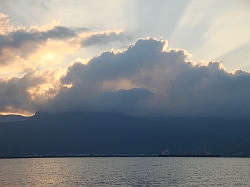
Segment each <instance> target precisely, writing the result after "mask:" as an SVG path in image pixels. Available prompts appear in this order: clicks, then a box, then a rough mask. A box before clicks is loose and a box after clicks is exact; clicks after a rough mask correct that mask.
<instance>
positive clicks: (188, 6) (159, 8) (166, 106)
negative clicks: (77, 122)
mask: <svg viewBox="0 0 250 187" xmlns="http://www.w3.org/2000/svg"><path fill="white" fill-rule="evenodd" d="M249 18H250V1H249V0H220V1H216V0H204V1H201V0H175V1H173V0H131V1H127V0H91V1H87V0H60V1H59V0H36V1H33V0H22V1H18V0H8V1H6V0H0V113H2V114H10V113H11V114H23V115H32V114H33V113H34V112H36V111H38V110H49V111H61V110H88V111H105V112H106V111H107V112H121V113H126V114H132V115H159V116H216V117H232V116H234V117H240V118H248V117H249V116H250V115H249V114H250V97H249V96H250V73H249V72H250V19H249Z"/></svg>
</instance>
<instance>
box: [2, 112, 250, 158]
mask: <svg viewBox="0 0 250 187" xmlns="http://www.w3.org/2000/svg"><path fill="white" fill-rule="evenodd" d="M249 132H250V120H239V119H217V118H164V119H147V118H139V117H131V116H127V115H123V114H116V113H94V112H81V111H71V112H62V113H46V112H37V113H36V114H35V115H34V116H32V117H29V118H25V120H22V121H12V122H2V123H0V157H19V156H36V155H38V156H39V155H79V154H81V155H82V154H105V155H114V154H119V155H121V154H128V155H135V154H138V155H139V154H145V155H152V154H158V153H160V151H161V149H163V148H165V147H166V148H168V150H169V151H170V152H171V153H175V154H185V153H202V152H203V151H205V150H206V151H209V152H211V153H213V154H220V155H222V156H250V137H249Z"/></svg>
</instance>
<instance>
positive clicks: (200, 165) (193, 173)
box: [0, 157, 250, 187]
mask: <svg viewBox="0 0 250 187" xmlns="http://www.w3.org/2000/svg"><path fill="white" fill-rule="evenodd" d="M0 186H38V187H39V186H185V187H186V186H190V187H191V186H192V187H194V186H250V159H249V158H157V157H152V158H143V157H141V158H139V157H138V158H41V159H2V160H0Z"/></svg>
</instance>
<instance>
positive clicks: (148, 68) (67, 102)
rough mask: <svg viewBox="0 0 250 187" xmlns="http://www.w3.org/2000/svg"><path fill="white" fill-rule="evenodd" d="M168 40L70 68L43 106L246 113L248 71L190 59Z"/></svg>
mask: <svg viewBox="0 0 250 187" xmlns="http://www.w3.org/2000/svg"><path fill="white" fill-rule="evenodd" d="M187 56H188V54H187V52H186V51H184V50H180V49H168V48H167V42H166V41H164V40H157V39H152V38H149V39H140V40H138V41H137V42H136V43H135V44H134V45H131V46H130V47H129V48H128V49H127V50H125V51H123V52H117V53H114V52H105V53H103V54H101V55H100V56H98V57H95V58H93V59H91V60H90V61H89V62H88V63H87V64H81V63H75V64H73V65H72V66H70V67H69V68H68V72H67V74H66V76H65V77H63V78H62V80H61V83H62V84H64V85H70V87H66V86H65V87H64V88H63V89H62V90H61V91H60V92H59V94H58V95H57V96H56V97H55V98H54V99H53V101H52V102H50V105H49V106H47V107H48V108H50V109H52V110H71V109H81V110H92V111H112V112H123V113H127V114H133V115H156V116H206V117H209V116H216V117H246V118H248V117H249V111H250V98H249V95H250V84H249V83H250V74H249V73H247V72H243V71H237V72H234V73H229V72H227V71H225V69H223V66H222V64H221V63H220V62H210V63H208V64H207V65H200V64H195V63H192V62H189V61H188V59H187ZM48 108H47V109H48Z"/></svg>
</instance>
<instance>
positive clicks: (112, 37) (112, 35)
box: [82, 32, 130, 47]
mask: <svg viewBox="0 0 250 187" xmlns="http://www.w3.org/2000/svg"><path fill="white" fill-rule="evenodd" d="M129 39H130V37H129V36H128V35H126V34H125V33H123V32H118V33H117V32H104V33H97V34H92V35H91V36H89V37H86V38H84V39H83V40H82V45H83V47H88V46H92V45H107V44H108V43H110V42H116V41H121V42H122V41H124V40H129Z"/></svg>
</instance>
